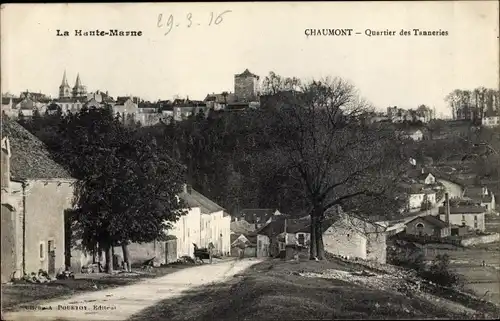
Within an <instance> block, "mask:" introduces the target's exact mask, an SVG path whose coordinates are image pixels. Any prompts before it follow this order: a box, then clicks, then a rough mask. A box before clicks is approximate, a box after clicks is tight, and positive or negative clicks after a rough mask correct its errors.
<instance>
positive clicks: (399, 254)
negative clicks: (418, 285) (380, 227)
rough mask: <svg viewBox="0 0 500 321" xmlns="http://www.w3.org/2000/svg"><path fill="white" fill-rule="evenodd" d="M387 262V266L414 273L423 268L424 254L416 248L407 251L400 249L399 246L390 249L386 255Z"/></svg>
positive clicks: (406, 249)
mask: <svg viewBox="0 0 500 321" xmlns="http://www.w3.org/2000/svg"><path fill="white" fill-rule="evenodd" d="M410 244H411V243H410ZM387 261H388V263H389V264H393V265H397V266H401V267H404V268H407V269H412V270H416V271H420V270H422V269H424V267H425V262H424V254H423V252H422V250H420V249H418V248H414V249H409V248H401V247H399V246H393V247H390V248H389V249H388V253H387Z"/></svg>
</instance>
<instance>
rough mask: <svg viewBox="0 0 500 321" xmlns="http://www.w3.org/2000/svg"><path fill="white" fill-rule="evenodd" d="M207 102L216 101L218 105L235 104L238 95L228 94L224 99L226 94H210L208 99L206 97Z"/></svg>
mask: <svg viewBox="0 0 500 321" xmlns="http://www.w3.org/2000/svg"><path fill="white" fill-rule="evenodd" d="M205 101H215V102H216V103H219V104H224V103H228V104H229V103H233V102H235V101H236V95H235V94H233V93H227V95H226V96H225V97H224V94H222V93H220V94H208V95H207V97H205Z"/></svg>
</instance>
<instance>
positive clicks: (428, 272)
mask: <svg viewBox="0 0 500 321" xmlns="http://www.w3.org/2000/svg"><path fill="white" fill-rule="evenodd" d="M418 274H419V276H420V277H422V278H423V279H425V280H427V281H429V282H432V283H436V284H439V285H442V286H448V287H453V286H458V285H460V284H461V280H460V277H459V276H458V275H457V274H456V273H454V272H453V271H451V270H450V258H449V256H448V255H447V254H439V255H437V256H436V258H435V259H434V261H433V262H432V264H431V265H430V266H429V267H428V268H424V269H421V270H420V271H419V273H418Z"/></svg>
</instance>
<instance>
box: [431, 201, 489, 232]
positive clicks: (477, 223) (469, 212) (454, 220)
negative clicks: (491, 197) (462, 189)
mask: <svg viewBox="0 0 500 321" xmlns="http://www.w3.org/2000/svg"><path fill="white" fill-rule="evenodd" d="M485 213H486V208H485V207H482V206H478V205H474V204H455V205H453V206H450V223H451V224H452V225H458V226H469V227H471V228H472V229H474V230H480V231H484V230H485V224H484V214H485ZM439 218H440V219H441V220H446V212H445V207H443V206H441V207H439Z"/></svg>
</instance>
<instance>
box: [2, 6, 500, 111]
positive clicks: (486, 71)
mask: <svg viewBox="0 0 500 321" xmlns="http://www.w3.org/2000/svg"><path fill="white" fill-rule="evenodd" d="M498 10H499V9H498V2H497V1H471V2H468V1H456V2H455V1H443V2H356V3H354V2H332V3H324V2H301V3H298V2H293V3H292V2H290V3H286V2H275V3H265V2H261V3H170V4H167V3H156V4H152V3H140V4H139V3H136V4H134V3H128V4H117V3H114V4H7V5H2V10H1V19H0V21H1V91H2V92H3V93H5V92H10V93H13V94H19V93H20V92H21V91H25V90H27V89H28V90H30V91H34V92H42V93H46V94H48V95H52V97H56V96H57V95H58V87H59V85H60V84H61V79H62V75H63V72H64V71H65V70H66V72H67V76H68V81H69V84H70V86H73V85H74V82H75V79H76V75H77V73H80V78H81V80H82V82H83V84H84V85H86V86H87V88H88V90H89V91H94V90H103V91H106V90H108V91H109V93H110V94H111V95H112V96H123V95H134V96H139V97H141V98H143V99H146V100H157V99H160V98H161V99H171V98H173V97H174V96H177V95H178V96H180V97H186V96H189V98H190V99H200V100H201V99H203V98H204V97H205V96H206V95H207V94H208V93H213V92H215V93H217V92H222V91H234V84H233V83H234V74H237V73H241V72H243V71H244V70H245V69H247V68H248V69H249V70H250V71H251V72H252V73H255V74H257V75H259V76H261V79H262V78H263V77H264V76H266V75H267V74H268V73H269V72H270V71H274V72H276V73H277V74H280V75H283V76H295V77H299V78H301V79H304V80H310V79H318V78H321V77H326V76H338V77H342V78H344V79H346V80H349V81H350V82H352V83H353V84H354V85H355V86H356V87H357V88H358V89H359V92H360V94H361V95H362V96H363V97H364V98H365V99H367V100H368V101H370V102H371V103H372V104H373V105H374V106H375V107H377V108H379V109H385V108H386V107H388V106H399V107H402V108H415V107H417V106H418V105H420V104H426V105H428V106H431V107H435V108H436V112H437V114H438V115H439V114H442V113H448V114H449V110H448V108H447V104H446V102H445V101H444V97H445V96H446V95H447V94H448V93H449V92H451V91H453V90H454V89H457V88H458V89H473V88H475V87H478V86H485V87H489V88H498V87H499V40H498V33H499V27H498V26H499V23H498V16H499V11H498ZM223 12H225V13H224V14H223V15H222V19H219V20H218V22H220V23H218V24H216V23H215V21H216V18H217V16H218V15H219V14H220V13H223ZM160 14H162V20H161V23H160V25H162V27H161V28H160V27H158V17H159V15H160ZM170 15H172V18H173V23H172V24H171V26H172V28H171V29H170V32H168V34H166V35H165V33H166V32H167V31H168V30H169V29H168V28H167V26H165V25H167V21H168V18H169V17H170ZM212 16H213V18H212V23H211V25H209V24H210V20H211V17H212ZM188 18H190V20H191V27H188V24H189V19H188ZM220 20H222V21H220ZM110 28H111V29H120V30H124V31H126V30H132V31H134V30H135V31H139V30H140V31H142V33H143V35H142V36H141V37H76V36H75V35H74V33H75V29H82V31H86V30H95V29H100V30H109V29H110ZM308 28H315V29H354V32H360V33H361V34H356V35H353V36H309V37H308V36H306V35H305V30H306V29H308ZM413 28H419V29H421V30H444V31H447V32H448V36H427V37H426V36H413V35H412V36H399V32H400V31H401V29H405V30H411V29H413ZM58 29H59V30H61V31H64V30H67V31H69V33H70V36H69V37H59V36H56V30H58ZM366 29H371V30H382V31H383V30H386V29H389V30H394V31H396V34H397V35H396V36H372V37H369V36H367V35H366V34H365V30H366Z"/></svg>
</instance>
